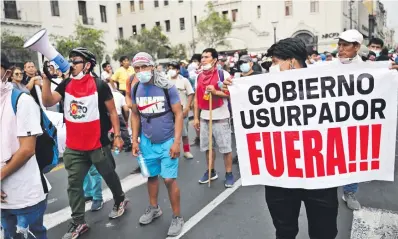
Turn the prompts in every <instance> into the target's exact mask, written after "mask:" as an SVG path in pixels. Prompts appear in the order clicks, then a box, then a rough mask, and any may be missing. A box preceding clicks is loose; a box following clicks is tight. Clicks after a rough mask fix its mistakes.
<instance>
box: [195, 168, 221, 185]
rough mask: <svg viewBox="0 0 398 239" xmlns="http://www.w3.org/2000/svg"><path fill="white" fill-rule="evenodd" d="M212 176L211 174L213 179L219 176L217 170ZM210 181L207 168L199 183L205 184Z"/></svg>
mask: <svg viewBox="0 0 398 239" xmlns="http://www.w3.org/2000/svg"><path fill="white" fill-rule="evenodd" d="M210 176H211V177H210V180H211V181H213V180H216V179H217V178H218V175H217V172H216V171H215V170H214V171H213V172H212V173H211V175H210ZM208 182H209V170H207V171H206V172H205V174H204V175H203V176H202V178H201V179H199V183H202V184H204V183H208Z"/></svg>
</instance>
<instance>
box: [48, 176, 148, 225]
mask: <svg viewBox="0 0 398 239" xmlns="http://www.w3.org/2000/svg"><path fill="white" fill-rule="evenodd" d="M146 181H147V179H146V178H144V177H142V176H141V174H134V175H129V176H127V177H125V178H124V179H123V180H121V184H122V188H123V191H124V192H125V193H126V192H127V191H129V190H131V189H133V188H135V187H138V186H140V185H142V184H144V183H146ZM102 197H103V200H104V203H105V202H108V201H110V200H112V199H113V196H112V192H111V190H110V189H109V188H107V189H105V190H103V191H102ZM90 208H91V203H86V212H87V211H88V210H90ZM71 213H72V212H71V209H70V207H69V206H68V207H65V208H63V209H61V210H59V211H56V212H54V213H50V214H45V215H44V226H45V227H46V228H47V230H49V229H51V228H53V227H55V226H57V225H59V224H61V223H63V222H66V221H67V220H69V219H70V218H71V217H70V215H71Z"/></svg>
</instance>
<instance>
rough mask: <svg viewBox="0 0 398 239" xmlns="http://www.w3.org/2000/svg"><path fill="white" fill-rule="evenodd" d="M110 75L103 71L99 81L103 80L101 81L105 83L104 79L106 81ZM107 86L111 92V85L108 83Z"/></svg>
mask: <svg viewBox="0 0 398 239" xmlns="http://www.w3.org/2000/svg"><path fill="white" fill-rule="evenodd" d="M111 76H112V75H111V74H109V73H108V72H106V71H103V72H102V73H101V80H103V81H105V82H108V81H107V80H106V79H108V78H111ZM108 85H109V88H111V90H112V85H111V83H108Z"/></svg>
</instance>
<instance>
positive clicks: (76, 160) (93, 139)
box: [42, 47, 128, 239]
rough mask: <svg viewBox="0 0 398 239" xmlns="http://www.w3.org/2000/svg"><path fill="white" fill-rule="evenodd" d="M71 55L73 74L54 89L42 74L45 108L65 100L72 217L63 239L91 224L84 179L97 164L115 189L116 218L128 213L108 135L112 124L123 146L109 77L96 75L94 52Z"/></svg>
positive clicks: (79, 50)
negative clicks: (86, 212)
mask: <svg viewBox="0 0 398 239" xmlns="http://www.w3.org/2000/svg"><path fill="white" fill-rule="evenodd" d="M69 58H70V62H71V69H70V73H71V78H70V79H66V80H64V81H62V82H61V83H60V84H59V85H58V87H57V88H56V89H55V91H54V92H51V88H50V81H49V79H48V78H47V77H48V76H49V75H48V76H47V77H45V75H43V79H44V81H43V89H42V98H43V104H44V105H45V106H46V107H50V106H53V105H55V104H57V103H58V102H60V101H61V100H63V101H64V118H65V125H66V149H65V152H64V154H63V159H64V164H65V169H66V171H67V172H68V184H69V185H68V190H67V191H68V198H69V205H70V207H71V210H72V219H73V220H72V222H71V225H70V227H69V230H68V231H67V233H66V234H65V235H64V237H63V239H75V238H78V237H79V236H80V235H81V234H83V233H85V232H87V231H88V229H89V228H88V225H87V224H86V221H85V219H84V212H85V200H84V192H83V181H84V177H85V176H86V175H87V172H88V170H89V168H90V167H91V165H92V164H93V165H94V166H95V167H96V168H97V170H98V172H99V173H100V174H101V176H102V177H103V178H104V180H105V182H106V184H107V185H108V187H109V189H110V190H111V192H112V194H113V199H114V201H115V204H114V207H113V209H112V211H111V213H110V214H109V217H110V218H112V219H113V218H117V217H120V216H121V215H123V213H124V211H125V207H126V205H127V202H128V200H127V199H126V198H125V194H124V192H123V190H122V186H121V184H120V179H119V176H118V175H117V174H116V171H115V167H116V164H115V160H114V158H113V156H112V152H111V147H110V140H109V138H108V136H107V134H108V131H109V130H110V129H111V128H112V127H113V130H114V132H115V136H114V137H115V140H114V147H117V148H119V150H121V149H122V146H123V140H122V139H121V136H120V126H119V119H118V115H117V112H116V108H115V103H114V100H113V95H112V92H111V90H110V88H109V86H108V85H107V84H106V82H104V81H102V80H100V79H97V78H96V77H94V76H93V74H92V70H93V68H94V66H95V64H96V59H95V56H94V54H93V53H91V52H90V51H88V50H87V49H86V48H83V47H78V48H75V49H73V50H72V51H71V52H70V54H69ZM45 67H46V64H45ZM43 71H45V69H44V70H43Z"/></svg>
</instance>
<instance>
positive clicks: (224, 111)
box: [195, 71, 231, 120]
mask: <svg viewBox="0 0 398 239" xmlns="http://www.w3.org/2000/svg"><path fill="white" fill-rule="evenodd" d="M230 77H231V75H230V74H229V73H228V72H227V71H224V80H226V79H228V78H230ZM195 85H198V78H196V81H195ZM223 101H224V104H222V106H221V107H219V108H217V109H213V115H212V116H213V117H212V119H213V120H221V119H229V118H230V117H231V114H230V113H229V109H228V99H227V98H224V99H223ZM200 118H201V119H205V120H209V119H210V111H208V110H201V112H200Z"/></svg>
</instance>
